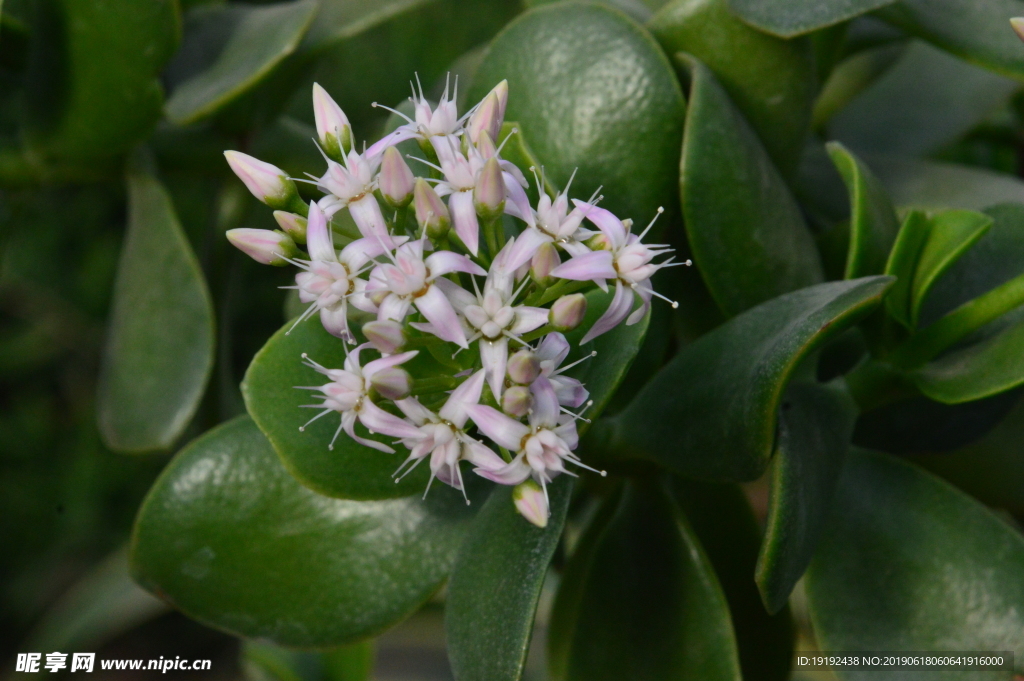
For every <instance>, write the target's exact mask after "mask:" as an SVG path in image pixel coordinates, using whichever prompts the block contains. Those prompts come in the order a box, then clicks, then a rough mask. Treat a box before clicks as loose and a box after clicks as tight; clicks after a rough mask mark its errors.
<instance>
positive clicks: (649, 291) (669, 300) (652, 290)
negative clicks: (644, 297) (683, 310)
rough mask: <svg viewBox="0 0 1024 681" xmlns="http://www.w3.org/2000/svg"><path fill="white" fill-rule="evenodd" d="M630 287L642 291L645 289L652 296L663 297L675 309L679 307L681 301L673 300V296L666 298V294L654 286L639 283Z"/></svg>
mask: <svg viewBox="0 0 1024 681" xmlns="http://www.w3.org/2000/svg"><path fill="white" fill-rule="evenodd" d="M630 287H631V288H633V289H640V290H641V291H644V292H645V293H650V294H651V295H652V296H656V297H658V298H661V299H662V300H664V301H665V302H666V303H668V304H670V305H671V306H672V309H673V310H676V309H678V308H679V303H677V302H676V301H674V300H672V299H671V298H666V297H665V296H663V295H662V294H660V293H658V292H657V291H655V290H654V289H652V288H647V287H646V286H640V285H639V284H630Z"/></svg>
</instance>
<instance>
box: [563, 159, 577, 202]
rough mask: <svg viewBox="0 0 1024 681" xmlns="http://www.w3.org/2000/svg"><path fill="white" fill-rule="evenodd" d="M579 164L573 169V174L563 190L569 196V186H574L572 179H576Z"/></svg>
mask: <svg viewBox="0 0 1024 681" xmlns="http://www.w3.org/2000/svg"><path fill="white" fill-rule="evenodd" d="M579 169H580V168H579V166H576V167H575V168H573V169H572V175H570V176H569V181H568V182H566V183H565V189H563V190H562V194H563V195H565V196H568V194H569V187H571V186H572V181H573V180H575V179H576V171H577V170H579Z"/></svg>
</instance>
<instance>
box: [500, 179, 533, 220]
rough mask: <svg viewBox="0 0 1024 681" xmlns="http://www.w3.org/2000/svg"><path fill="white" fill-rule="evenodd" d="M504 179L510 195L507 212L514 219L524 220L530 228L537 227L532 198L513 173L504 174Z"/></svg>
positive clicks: (506, 207) (506, 205)
mask: <svg viewBox="0 0 1024 681" xmlns="http://www.w3.org/2000/svg"><path fill="white" fill-rule="evenodd" d="M502 177H504V178H505V191H506V192H507V193H508V198H509V200H508V201H506V202H505V212H506V213H508V214H509V215H511V216H512V217H516V218H519V219H520V220H523V221H524V222H526V224H527V225H529V226H530V227H533V226H535V225H536V224H537V220H536V218H535V217H534V215H533V208H531V207H530V198H529V197H528V196H527V195H526V190H525V189H523V188H522V186H521V185H520V184H519V182H517V181H516V178H515V177H513V176H512V174H511V173H508V172H504V173H502Z"/></svg>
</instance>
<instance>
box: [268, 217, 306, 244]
mask: <svg viewBox="0 0 1024 681" xmlns="http://www.w3.org/2000/svg"><path fill="white" fill-rule="evenodd" d="M274 219H275V220H277V225H278V226H279V227H280V228H281V229H283V230H284V233H285V234H287V235H288V236H290V237H291V238H292V240H293V241H295V243H297V244H304V243H306V225H307V220H306V218H304V217H302V216H301V215H296V214H295V213H289V212H288V211H285V210H275V211H274Z"/></svg>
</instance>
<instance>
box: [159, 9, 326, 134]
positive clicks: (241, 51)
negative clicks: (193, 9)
mask: <svg viewBox="0 0 1024 681" xmlns="http://www.w3.org/2000/svg"><path fill="white" fill-rule="evenodd" d="M316 10H317V3H316V0H299V1H298V2H281V3H276V4H271V5H263V6H248V7H246V6H241V5H239V6H227V5H225V6H215V7H204V8H200V9H199V10H197V12H198V14H194V15H193V16H192V17H190V21H189V25H190V27H191V28H192V32H193V34H194V35H195V39H194V42H192V41H189V40H188V37H187V36H186V42H185V45H184V47H183V48H182V49H183V52H184V56H183V57H179V58H189V57H190V55H189V54H188V53H187V52H185V50H188V49H189V48H191V49H192V50H196V51H200V50H208V49H210V44H211V40H210V38H211V36H213V35H217V34H221V35H222V34H227V37H226V38H225V39H224V40H223V42H222V44H223V47H222V48H221V50H220V52H219V53H218V54H217V55H216V57H215V58H214V59H212V60H210V61H209V63H208V64H202V67H203V68H201V69H200V70H198V72H197V73H195V74H194V75H192V76H191V77H190V78H188V79H187V80H185V81H184V82H182V83H180V84H179V85H178V86H177V87H176V88H175V89H174V92H173V93H171V97H170V98H169V99H168V101H167V117H168V118H170V119H171V120H172V121H173V122H175V123H177V124H179V125H185V124H187V123H193V122H195V121H197V120H199V119H201V118H205V117H206V116H209V115H210V114H212V113H215V112H216V111H218V110H220V109H221V108H223V107H225V106H226V105H227V104H229V103H230V102H232V101H234V100H235V99H237V98H238V97H240V96H241V95H242V94H244V93H245V92H247V91H248V90H250V89H251V88H253V87H254V86H255V85H256V84H257V83H259V82H260V81H261V80H262V79H263V78H265V77H266V76H267V75H268V74H269V73H270V72H271V71H272V70H273V68H274V67H275V66H277V64H279V63H280V62H281V60H283V59H284V58H285V57H287V56H288V55H290V54H291V53H292V52H294V51H295V48H296V47H297V46H298V44H299V41H300V40H301V39H302V36H303V34H304V33H305V32H306V28H307V27H308V26H309V25H310V22H311V21H312V20H313V16H314V15H315V14H316ZM204 56H205V55H203V54H199V55H197V56H195V57H192V58H193V59H195V60H196V61H197V62H200V63H201V62H202V61H203V57H204ZM199 65H200V64H194V65H193V66H199Z"/></svg>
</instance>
